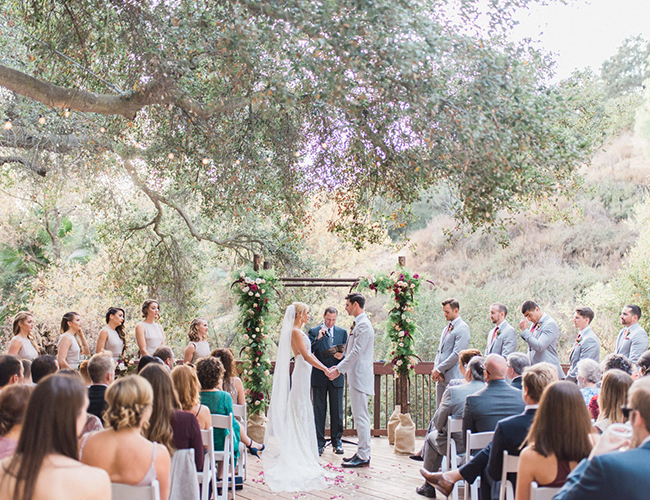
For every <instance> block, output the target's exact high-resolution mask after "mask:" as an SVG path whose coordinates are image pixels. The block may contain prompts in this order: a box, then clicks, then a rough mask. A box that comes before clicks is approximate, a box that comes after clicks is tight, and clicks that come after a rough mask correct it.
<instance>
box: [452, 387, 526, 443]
mask: <svg viewBox="0 0 650 500" xmlns="http://www.w3.org/2000/svg"><path fill="white" fill-rule="evenodd" d="M525 408H526V404H525V403H524V400H523V398H522V396H521V391H520V390H519V389H515V388H514V387H511V386H510V384H508V382H506V381H505V380H491V381H490V382H488V384H487V387H486V388H485V389H482V390H480V391H478V392H477V393H475V394H473V395H471V396H468V397H467V400H466V401H465V411H464V413H463V436H465V434H466V433H467V429H469V430H471V431H472V432H488V431H493V430H494V429H495V428H496V426H497V422H498V421H499V420H501V419H503V418H506V417H509V416H511V415H517V414H518V413H522V412H523V411H524V409H525Z"/></svg>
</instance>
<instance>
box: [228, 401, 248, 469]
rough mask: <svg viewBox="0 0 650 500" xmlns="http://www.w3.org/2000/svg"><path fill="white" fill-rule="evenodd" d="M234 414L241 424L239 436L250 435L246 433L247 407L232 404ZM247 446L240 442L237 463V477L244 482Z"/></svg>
mask: <svg viewBox="0 0 650 500" xmlns="http://www.w3.org/2000/svg"><path fill="white" fill-rule="evenodd" d="M232 414H233V416H234V417H235V418H236V419H237V421H238V422H239V435H240V436H241V435H242V434H246V435H247V436H248V434H247V433H246V422H247V420H246V405H236V404H235V403H233V404H232ZM247 451H248V450H247V449H246V445H245V444H244V443H242V442H241V440H240V441H239V462H237V476H239V477H241V478H242V480H244V481H245V480H246V465H247V463H246V462H247V460H248V457H247V453H246V452H247Z"/></svg>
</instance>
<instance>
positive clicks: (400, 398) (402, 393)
mask: <svg viewBox="0 0 650 500" xmlns="http://www.w3.org/2000/svg"><path fill="white" fill-rule="evenodd" d="M397 265H398V266H399V267H405V266H406V256H404V255H400V256H399V257H397ZM396 383H397V384H396V387H395V389H396V391H397V394H396V396H397V397H396V398H395V404H398V405H400V410H401V413H409V411H410V404H411V403H410V401H409V396H410V394H409V392H410V391H409V388H410V385H411V381H410V379H409V372H408V371H406V372H405V373H404V374H402V375H400V376H399V377H397V380H396Z"/></svg>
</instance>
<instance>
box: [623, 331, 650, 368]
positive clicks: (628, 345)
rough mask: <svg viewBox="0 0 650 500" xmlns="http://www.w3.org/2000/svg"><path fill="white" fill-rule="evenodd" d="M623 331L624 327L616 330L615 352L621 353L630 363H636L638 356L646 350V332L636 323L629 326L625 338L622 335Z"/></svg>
mask: <svg viewBox="0 0 650 500" xmlns="http://www.w3.org/2000/svg"><path fill="white" fill-rule="evenodd" d="M624 331H625V328H623V329H622V330H621V331H620V332H618V337H616V354H622V355H623V356H625V357H626V358H627V359H629V360H630V361H632V363H636V362H637V361H638V360H639V356H641V354H643V353H644V352H645V351H647V350H648V334H647V333H646V332H645V330H644V329H643V328H641V325H640V324H638V323H634V324H633V325H632V326H631V327H630V332H629V335H627V339H626V338H624V337H623V332H624Z"/></svg>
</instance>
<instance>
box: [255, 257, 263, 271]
mask: <svg viewBox="0 0 650 500" xmlns="http://www.w3.org/2000/svg"><path fill="white" fill-rule="evenodd" d="M261 260H262V257H260V254H258V253H256V254H253V271H255V272H257V271H259V270H260V261H261Z"/></svg>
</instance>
